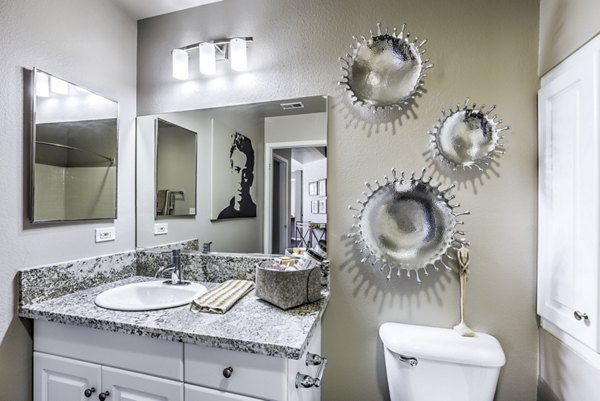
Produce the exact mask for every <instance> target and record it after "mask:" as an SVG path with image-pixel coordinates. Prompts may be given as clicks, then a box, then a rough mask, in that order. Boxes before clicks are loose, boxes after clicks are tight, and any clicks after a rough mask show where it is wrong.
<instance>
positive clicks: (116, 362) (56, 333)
mask: <svg viewBox="0 0 600 401" xmlns="http://www.w3.org/2000/svg"><path fill="white" fill-rule="evenodd" d="M33 328H34V330H33V349H34V351H38V352H44V353H47V354H52V355H58V356H62V357H66V358H72V359H78V360H80V361H87V362H92V363H97V364H100V365H104V366H112V367H115V368H120V369H127V370H132V371H135V372H139V373H145V374H150V375H154V376H159V377H164V378H167V379H173V380H182V378H183V344H181V343H177V342H172V341H164V340H158V339H155V338H149V337H140V336H135V335H131V334H123V333H114V332H111V331H104V330H97V329H92V328H88V327H80V326H70V325H65V324H58V323H52V322H47V321H44V320H36V321H34V326H33Z"/></svg>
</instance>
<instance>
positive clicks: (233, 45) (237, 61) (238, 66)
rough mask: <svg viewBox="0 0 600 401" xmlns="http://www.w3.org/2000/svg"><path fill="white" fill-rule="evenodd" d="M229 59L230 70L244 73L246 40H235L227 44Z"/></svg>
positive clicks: (246, 64) (246, 65) (245, 66)
mask: <svg viewBox="0 0 600 401" xmlns="http://www.w3.org/2000/svg"><path fill="white" fill-rule="evenodd" d="M229 46H230V47H229V51H230V57H231V69H232V70H234V71H246V68H247V67H248V63H247V58H246V40H245V39H240V38H235V39H231V42H230V44H229Z"/></svg>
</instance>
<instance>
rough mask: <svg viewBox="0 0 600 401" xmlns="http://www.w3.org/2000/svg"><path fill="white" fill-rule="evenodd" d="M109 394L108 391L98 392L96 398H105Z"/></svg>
mask: <svg viewBox="0 0 600 401" xmlns="http://www.w3.org/2000/svg"><path fill="white" fill-rule="evenodd" d="M109 396H110V393H109V392H108V391H105V392H103V393H100V394H98V398H99V399H100V401H104V400H106V397H109Z"/></svg>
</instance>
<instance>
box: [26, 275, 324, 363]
mask: <svg viewBox="0 0 600 401" xmlns="http://www.w3.org/2000/svg"><path fill="white" fill-rule="evenodd" d="M148 280H151V279H150V278H147V277H130V278H127V279H124V280H119V281H117V282H113V283H109V284H103V285H100V286H97V287H94V288H90V289H86V290H83V291H78V292H75V293H72V294H68V295H63V296H61V297H58V298H53V299H48V300H45V301H42V302H37V303H33V304H29V305H22V306H21V307H20V308H19V316H21V317H24V318H31V319H45V320H49V321H52V322H59V323H66V324H75V325H79V326H85V327H92V328H97V329H103V330H110V331H115V332H121V333H128V334H135V335H139V336H149V337H153V338H160V339H164V340H170V341H183V342H186V343H193V344H202V345H206V346H212V347H217V348H223V349H229V350H235V351H243V352H249V353H255V354H263V355H269V356H276V357H284V358H291V359H299V358H300V357H301V356H302V354H303V353H304V349H305V347H306V346H307V344H308V342H309V340H310V338H311V336H312V334H313V332H314V329H315V327H316V324H317V322H318V320H319V319H320V318H321V316H322V314H323V312H324V310H325V307H326V304H327V298H324V299H322V300H320V301H317V302H314V303H312V304H308V305H304V306H300V307H298V308H294V309H290V310H287V311H282V310H280V309H278V308H276V307H274V306H272V305H270V304H268V303H266V302H264V301H261V300H260V299H258V298H257V297H256V296H255V294H254V291H252V292H251V293H250V294H248V295H247V296H245V297H244V298H243V299H242V300H241V301H240V302H238V303H237V304H236V305H235V306H234V307H233V308H232V309H231V310H230V311H229V312H227V313H226V314H224V315H214V314H207V313H193V312H191V311H190V310H189V305H186V306H182V307H178V308H171V309H163V310H158V311H147V312H119V311H112V310H107V309H103V308H100V307H98V306H96V305H95V304H94V298H95V297H96V295H97V294H99V293H101V292H102V291H104V290H106V289H108V288H113V287H117V286H119V285H123V284H127V283H131V282H138V281H148ZM205 285H206V286H207V287H208V288H211V287H212V286H215V285H216V284H214V283H206V284H205Z"/></svg>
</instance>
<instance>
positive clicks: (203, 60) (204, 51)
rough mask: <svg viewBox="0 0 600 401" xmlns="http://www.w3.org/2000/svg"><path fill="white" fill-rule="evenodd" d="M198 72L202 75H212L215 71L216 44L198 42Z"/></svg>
mask: <svg viewBox="0 0 600 401" xmlns="http://www.w3.org/2000/svg"><path fill="white" fill-rule="evenodd" d="M199 49H200V72H201V73H202V74H204V75H213V74H214V73H215V72H216V71H217V56H216V50H217V46H216V45H214V44H212V43H209V42H204V43H200V46H199Z"/></svg>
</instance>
